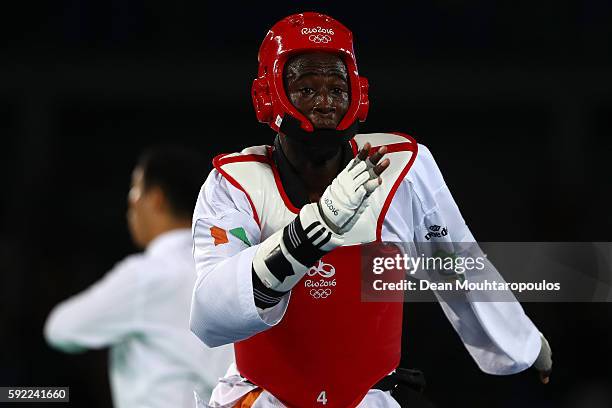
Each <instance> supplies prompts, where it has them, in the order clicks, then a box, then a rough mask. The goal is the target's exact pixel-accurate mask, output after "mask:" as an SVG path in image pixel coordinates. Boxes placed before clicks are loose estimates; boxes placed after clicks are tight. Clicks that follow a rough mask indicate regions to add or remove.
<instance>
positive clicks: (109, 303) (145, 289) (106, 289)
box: [45, 229, 233, 408]
mask: <svg viewBox="0 0 612 408" xmlns="http://www.w3.org/2000/svg"><path fill="white" fill-rule="evenodd" d="M192 250H193V241H192V238H191V231H190V230H189V229H179V230H173V231H170V232H167V233H164V234H162V235H160V236H158V237H157V238H155V239H154V240H153V241H152V242H151V243H150V244H149V245H148V247H147V249H146V251H145V252H143V253H141V254H138V255H132V256H129V257H127V258H126V259H124V260H123V261H122V262H120V263H118V264H117V265H116V266H115V267H114V268H113V269H112V270H111V271H110V272H109V273H108V274H107V275H106V276H105V277H104V278H103V279H101V280H100V281H99V282H97V283H95V284H94V285H93V286H92V287H90V288H89V289H87V290H86V291H84V292H82V293H79V294H77V295H76V296H74V297H72V298H70V299H68V300H66V301H64V302H62V303H60V304H59V305H58V306H56V307H55V309H53V311H52V312H51V314H50V315H49V318H48V319H47V322H46V324H45V337H46V339H47V341H48V342H49V344H51V345H52V346H53V347H55V348H57V349H60V350H62V351H65V352H78V351H83V350H85V349H96V348H103V347H110V348H111V351H110V361H109V371H110V382H111V389H112V394H113V402H114V405H115V407H118V408H128V407H129V408H134V407H193V406H194V391H196V392H197V393H198V394H199V395H200V397H201V398H206V399H207V398H208V396H209V395H210V393H211V391H212V388H213V387H214V386H215V384H216V383H217V381H218V378H219V377H222V376H223V374H224V373H225V371H226V370H227V368H228V366H229V365H230V363H231V362H232V361H233V349H232V346H231V345H229V346H224V347H219V348H215V349H211V348H208V347H207V346H206V345H204V344H203V343H202V342H201V341H200V340H199V339H198V338H197V337H196V336H195V335H194V334H193V333H191V331H190V330H189V311H190V305H191V296H192V292H193V287H194V284H195V280H196V273H195V267H194V261H193V255H192Z"/></svg>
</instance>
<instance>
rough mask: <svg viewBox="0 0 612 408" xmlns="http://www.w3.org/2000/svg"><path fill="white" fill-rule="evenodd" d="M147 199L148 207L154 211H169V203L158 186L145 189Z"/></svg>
mask: <svg viewBox="0 0 612 408" xmlns="http://www.w3.org/2000/svg"><path fill="white" fill-rule="evenodd" d="M146 195H147V201H148V203H149V207H150V208H151V209H152V210H154V211H155V212H168V211H170V203H169V202H168V199H167V198H166V195H165V194H164V191H163V190H162V189H161V188H160V187H158V186H152V187H150V188H149V189H147V193H146Z"/></svg>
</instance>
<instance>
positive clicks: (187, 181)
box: [137, 145, 208, 218]
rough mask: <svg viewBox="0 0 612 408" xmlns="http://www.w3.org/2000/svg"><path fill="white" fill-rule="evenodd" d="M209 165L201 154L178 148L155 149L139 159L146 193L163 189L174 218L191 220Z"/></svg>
mask: <svg viewBox="0 0 612 408" xmlns="http://www.w3.org/2000/svg"><path fill="white" fill-rule="evenodd" d="M206 164H207V162H206V161H205V160H204V157H203V156H202V155H201V154H200V153H199V152H197V151H195V150H192V149H187V148H185V147H182V146H176V145H163V146H153V147H150V148H148V149H146V150H145V151H144V152H143V153H142V154H141V155H140V158H139V159H138V163H137V166H138V167H140V168H141V169H142V171H143V184H144V188H145V190H148V189H149V188H151V187H159V188H160V189H161V190H162V191H163V193H164V195H165V197H166V199H167V201H168V204H169V206H170V210H171V211H172V214H173V215H175V216H177V217H181V218H191V216H192V214H193V208H194V205H195V202H196V199H197V197H198V193H199V191H200V188H201V187H202V184H203V183H204V180H205V178H206V174H207V173H208V168H207V165H206Z"/></svg>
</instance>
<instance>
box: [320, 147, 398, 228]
mask: <svg viewBox="0 0 612 408" xmlns="http://www.w3.org/2000/svg"><path fill="white" fill-rule="evenodd" d="M371 150H372V146H371V145H370V143H366V144H365V145H364V146H363V147H362V148H361V150H360V151H359V153H358V154H357V157H355V158H354V159H353V160H351V161H350V163H349V164H348V165H347V166H346V168H344V170H342V171H341V172H340V174H338V176H337V177H336V178H335V179H334V180H333V181H332V183H331V185H330V186H329V187H327V189H325V192H324V193H323V195H322V196H321V199H320V200H319V203H318V204H319V212H320V213H321V216H322V218H323V220H324V221H325V223H326V224H327V226H328V227H329V228H330V229H331V230H332V231H334V232H335V233H336V234H340V235H341V234H344V233H346V232H347V231H349V230H350V229H351V228H352V227H353V225H355V223H356V222H357V220H358V219H359V217H360V216H361V214H362V213H363V211H364V210H365V209H366V208H367V206H368V203H367V199H368V197H369V196H370V194H372V192H373V191H374V190H376V188H378V186H380V184H381V183H382V179H381V178H380V175H381V174H382V173H383V172H384V171H385V169H387V167H389V159H384V160H382V161H381V159H382V157H383V156H384V154H385V153H386V152H387V147H386V146H383V147H381V148H380V149H378V151H376V152H375V153H374V154H372V155H371V156H370V153H371Z"/></svg>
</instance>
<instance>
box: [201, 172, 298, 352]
mask: <svg viewBox="0 0 612 408" xmlns="http://www.w3.org/2000/svg"><path fill="white" fill-rule="evenodd" d="M232 231H233V232H232ZM192 232H193V239H194V259H195V263H196V271H197V273H198V277H197V281H196V285H195V288H194V293H193V300H192V305H191V320H190V327H191V331H193V332H194V333H195V334H196V335H197V336H198V337H199V338H200V339H201V340H202V341H203V342H204V343H205V344H206V345H208V346H209V347H215V346H220V345H222V344H228V343H234V342H237V341H239V340H243V339H246V338H248V337H250V336H252V335H254V334H257V333H259V332H261V331H263V330H266V329H268V328H270V327H272V326H274V325H275V324H277V323H278V322H279V321H280V320H281V319H282V317H283V315H284V313H285V310H286V309H287V305H288V301H289V296H290V295H289V294H287V295H285V296H283V298H282V300H281V301H280V302H279V303H278V304H277V305H275V306H273V307H270V308H267V309H265V310H262V309H259V308H258V307H256V306H255V299H254V296H253V281H252V275H251V269H252V264H253V257H254V256H255V252H256V250H257V248H258V246H259V242H260V229H259V226H258V225H257V223H256V222H255V220H254V218H253V211H252V209H251V206H250V204H249V202H248V200H247V198H246V195H245V193H244V192H242V191H241V190H239V189H237V188H236V187H234V186H233V185H231V184H230V183H229V182H227V180H226V179H225V178H223V176H222V175H221V174H219V172H218V171H217V170H213V171H212V172H211V173H210V175H209V176H208V178H207V180H206V182H205V183H204V185H203V186H202V189H201V191H200V194H199V196H198V201H197V203H196V207H195V211H194V216H193V231H192ZM242 232H244V234H245V236H242V235H241V233H242ZM213 235H214V236H213ZM245 237H246V241H247V242H245V239H244V238H245Z"/></svg>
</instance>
